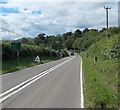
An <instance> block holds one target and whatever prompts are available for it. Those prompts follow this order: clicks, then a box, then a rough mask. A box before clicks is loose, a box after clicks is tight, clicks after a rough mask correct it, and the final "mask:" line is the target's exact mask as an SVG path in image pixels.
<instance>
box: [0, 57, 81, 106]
mask: <svg viewBox="0 0 120 110" xmlns="http://www.w3.org/2000/svg"><path fill="white" fill-rule="evenodd" d="M80 67H81V59H80V57H79V56H71V57H67V58H63V59H60V60H57V61H52V62H48V63H45V64H41V65H38V66H35V67H31V68H28V69H24V70H21V71H17V72H13V73H9V74H6V75H2V86H3V87H2V93H3V94H0V95H1V96H2V98H1V99H0V101H1V103H2V107H3V108H81V95H80V93H81V86H80V69H81V68H80Z"/></svg>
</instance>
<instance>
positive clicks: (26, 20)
mask: <svg viewBox="0 0 120 110" xmlns="http://www.w3.org/2000/svg"><path fill="white" fill-rule="evenodd" d="M30 1H31V2H30ZM104 5H109V6H114V7H112V9H111V10H110V11H109V14H110V15H109V16H110V20H109V21H110V26H117V18H118V17H117V16H118V14H117V13H118V10H117V9H118V8H117V3H105V2H96V3H94V2H92V3H90V2H88V3H84V2H54V3H53V2H38V1H37V0H35V1H34V0H29V2H14V1H13V0H10V1H9V2H8V3H7V4H4V6H3V7H8V8H17V9H18V10H19V11H20V13H16V14H15V13H14V14H10V13H9V14H7V15H6V16H2V18H3V19H5V20H6V22H8V24H9V26H7V28H9V29H11V30H13V31H15V32H18V33H22V34H25V35H28V36H30V37H36V36H37V35H38V34H39V33H45V34H48V35H50V34H62V33H64V32H67V31H74V30H75V29H77V28H80V29H83V28H86V27H87V28H98V29H100V28H103V27H105V10H104V8H103V6H104ZM33 11H41V14H32V12H33ZM0 17H1V16H0ZM6 25H7V24H5V23H4V25H3V26H6ZM7 36H8V35H5V34H4V36H3V38H5V39H6V38H7ZM17 37H18V36H17ZM15 38H16V36H12V37H11V35H10V36H9V38H8V39H15Z"/></svg>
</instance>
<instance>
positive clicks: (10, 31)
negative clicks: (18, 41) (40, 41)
mask: <svg viewBox="0 0 120 110" xmlns="http://www.w3.org/2000/svg"><path fill="white" fill-rule="evenodd" d="M0 28H1V29H2V30H4V31H7V32H9V33H11V34H13V35H17V36H23V37H28V36H25V35H23V34H21V33H17V32H14V31H12V30H9V29H7V28H4V27H1V26H0Z"/></svg>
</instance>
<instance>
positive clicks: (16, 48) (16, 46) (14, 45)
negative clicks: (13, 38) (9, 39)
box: [11, 42, 21, 61]
mask: <svg viewBox="0 0 120 110" xmlns="http://www.w3.org/2000/svg"><path fill="white" fill-rule="evenodd" d="M11 49H12V51H13V52H15V51H17V58H18V61H19V51H20V49H21V43H15V42H14V43H11Z"/></svg>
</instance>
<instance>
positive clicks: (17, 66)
mask: <svg viewBox="0 0 120 110" xmlns="http://www.w3.org/2000/svg"><path fill="white" fill-rule="evenodd" d="M34 58H35V56H29V57H26V58H20V59H19V61H17V60H7V61H3V62H2V71H1V72H0V74H5V73H9V72H13V71H18V70H22V69H25V68H28V67H31V66H35V65H38V64H41V63H46V62H49V61H53V60H57V59H59V58H58V57H52V56H50V57H46V56H44V57H41V62H40V63H36V62H34Z"/></svg>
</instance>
